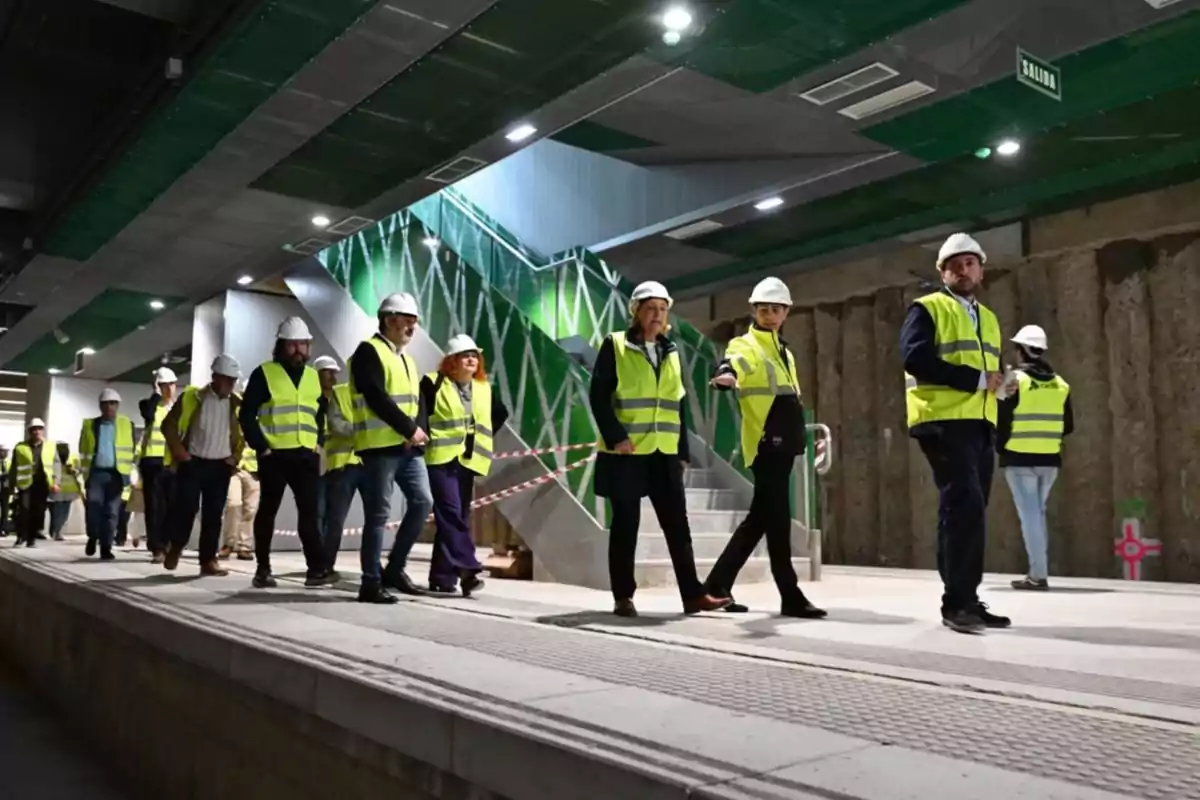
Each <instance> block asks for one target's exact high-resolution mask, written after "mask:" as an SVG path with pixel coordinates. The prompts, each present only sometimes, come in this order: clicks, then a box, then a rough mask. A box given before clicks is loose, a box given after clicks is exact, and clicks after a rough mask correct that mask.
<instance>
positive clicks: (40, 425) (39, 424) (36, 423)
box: [29, 417, 46, 430]
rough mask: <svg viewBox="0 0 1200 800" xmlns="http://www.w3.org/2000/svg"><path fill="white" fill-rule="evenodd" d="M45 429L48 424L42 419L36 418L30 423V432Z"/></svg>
mask: <svg viewBox="0 0 1200 800" xmlns="http://www.w3.org/2000/svg"><path fill="white" fill-rule="evenodd" d="M44 427H46V423H45V422H43V421H42V418H41V417H34V418H33V419H32V420H30V421H29V430H33V429H34V428H44Z"/></svg>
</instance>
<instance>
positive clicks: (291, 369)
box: [239, 317, 334, 589]
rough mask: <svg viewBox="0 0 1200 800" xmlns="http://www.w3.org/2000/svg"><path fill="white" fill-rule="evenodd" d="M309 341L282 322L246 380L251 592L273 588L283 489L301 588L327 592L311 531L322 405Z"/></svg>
mask: <svg viewBox="0 0 1200 800" xmlns="http://www.w3.org/2000/svg"><path fill="white" fill-rule="evenodd" d="M312 338H313V337H312V334H311V333H310V332H309V330H308V325H307V324H306V323H305V322H304V320H302V319H300V318H299V317H288V318H287V319H285V320H284V321H283V322H282V323H281V324H280V326H279V330H278V332H277V333H276V334H275V352H274V354H273V355H272V360H271V361H268V362H266V363H265V364H262V365H261V366H259V367H258V368H257V369H255V370H254V372H252V373H251V374H250V380H249V381H248V382H247V383H246V395H245V397H244V398H243V400H242V409H241V413H240V414H239V421H240V422H241V425H242V432H243V433H244V434H245V436H246V444H247V445H248V446H249V447H251V448H252V449H253V450H254V451H255V452H256V453H257V454H258V480H259V504H258V513H257V514H255V516H254V555H255V559H256V560H257V562H258V568H257V570H256V571H255V573H254V586H255V588H258V589H268V588H271V587H273V586H275V578H274V577H272V575H271V538H272V536H273V535H274V532H275V515H276V514H277V513H278V512H279V504H280V503H281V502H282V501H283V490H284V489H285V488H289V489H291V490H292V496H293V497H294V498H295V501H296V527H297V529H298V533H299V534H300V544H301V546H302V547H303V549H304V560H305V562H306V563H307V565H308V574H307V575H306V576H305V581H304V585H305V586H326V585H329V584H330V583H333V580H334V576H333V575H332V573H331V570H329V569H328V565H327V564H326V563H325V558H324V549H323V547H322V541H321V534H320V530H319V528H318V525H317V510H318V509H317V495H318V493H319V492H320V479H321V455H320V446H321V444H322V443H323V441H324V430H325V403H324V400H323V398H322V397H321V381H320V379H319V378H318V376H317V371H316V370H315V369H313V368H312V367H310V366H308V358H309V355H310V353H311V350H312Z"/></svg>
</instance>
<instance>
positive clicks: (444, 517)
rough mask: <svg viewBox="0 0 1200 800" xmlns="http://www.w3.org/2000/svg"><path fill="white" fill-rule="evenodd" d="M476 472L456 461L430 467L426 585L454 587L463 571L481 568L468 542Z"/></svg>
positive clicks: (474, 570)
mask: <svg viewBox="0 0 1200 800" xmlns="http://www.w3.org/2000/svg"><path fill="white" fill-rule="evenodd" d="M475 477H476V476H475V473H474V472H472V471H471V470H469V469H467V468H466V467H464V466H463V465H462V464H460V463H459V462H458V460H457V459H456V460H454V461H451V462H450V463H449V464H438V465H437V466H434V467H430V468H429V488H430V490H431V491H432V493H433V520H434V522H435V523H436V524H437V532H436V533H435V534H434V537H433V561H432V563H431V564H430V566H429V585H430V586H441V587H446V588H454V587H455V586H457V585H458V578H459V576H460V575H461V574H462V573H463V572H479V571H481V570H482V569H483V565H482V564H480V563H479V559H477V558H476V557H475V542H473V541H471V499H472V497H473V496H474V494H475Z"/></svg>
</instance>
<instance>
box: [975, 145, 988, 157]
mask: <svg viewBox="0 0 1200 800" xmlns="http://www.w3.org/2000/svg"><path fill="white" fill-rule="evenodd" d="M975 157H976V158H980V159H982V158H991V157H992V148H990V147H981V148H979V149H978V150H976V151H975Z"/></svg>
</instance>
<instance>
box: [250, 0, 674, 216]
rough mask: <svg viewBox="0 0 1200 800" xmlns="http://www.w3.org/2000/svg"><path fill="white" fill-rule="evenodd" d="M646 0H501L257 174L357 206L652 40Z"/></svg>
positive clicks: (316, 197) (286, 187)
mask: <svg viewBox="0 0 1200 800" xmlns="http://www.w3.org/2000/svg"><path fill="white" fill-rule="evenodd" d="M660 8H661V4H660V3H658V2H654V0H606V1H605V2H557V3H547V2H544V0H501V2H499V3H498V4H496V5H495V6H493V7H492V8H490V9H489V10H487V11H485V12H484V13H483V14H481V15H480V16H479V17H478V18H476V19H475V21H474V22H472V23H471V25H470V26H469V28H468V29H466V30H464V31H462V32H458V33H456V34H454V35H452V36H451V37H449V38H448V39H447V40H446V41H445V42H444V43H443V44H442V45H441V46H440V47H439V48H437V49H436V50H435V51H433V52H432V53H431V54H429V55H427V56H426V57H425V58H423V59H421V60H420V61H418V62H417V63H416V64H415V65H413V66H412V67H410V68H409V69H408V70H406V71H405V72H403V73H401V74H400V75H398V76H396V77H395V78H394V79H393V80H391V81H390V82H388V83H387V84H385V85H384V86H383V87H381V88H380V89H379V90H378V91H377V92H376V93H375V94H374V95H372V96H371V97H370V98H368V99H367V100H366V101H364V102H363V103H362V104H361V105H359V106H358V107H356V108H354V109H352V110H351V111H349V112H348V113H346V114H345V115H343V116H342V117H341V118H340V119H338V120H337V121H335V122H334V123H333V124H332V125H330V126H329V127H328V128H326V129H325V130H324V131H322V132H321V133H320V134H318V135H317V136H316V137H314V138H313V139H312V140H310V141H309V142H308V143H307V144H305V145H304V146H303V147H301V148H300V149H299V150H297V151H296V152H295V153H293V154H292V155H291V156H289V157H288V158H286V159H284V160H283V161H281V162H280V163H279V164H277V165H276V166H275V167H274V168H273V169H271V170H270V171H269V172H267V173H266V174H265V175H263V176H262V177H261V178H260V179H259V180H258V181H256V182H255V184H254V188H256V189H261V190H264V191H269V192H274V193H276V194H282V195H287V196H290V197H298V198H303V199H306V200H312V201H315V202H319V203H324V204H328V205H332V206H343V207H355V206H359V205H362V204H364V203H366V202H368V201H370V200H372V199H373V198H375V197H377V196H378V195H380V194H382V193H383V192H385V191H387V190H389V189H391V188H393V187H395V186H398V185H399V184H401V183H403V182H404V181H406V180H409V179H411V178H414V177H416V176H418V175H421V174H422V173H424V172H426V171H428V170H429V169H430V168H431V167H433V166H436V165H438V164H441V163H443V162H445V161H448V160H449V159H451V158H453V157H454V156H456V155H457V154H458V153H460V152H462V151H463V150H464V149H465V148H467V147H469V146H470V145H471V144H473V143H475V142H477V141H479V140H480V139H483V138H485V137H487V136H490V135H492V134H494V133H495V132H496V131H497V130H502V129H504V128H505V127H506V126H509V125H512V124H513V123H514V122H516V121H518V120H520V118H521V117H522V116H523V115H524V114H527V113H530V112H532V111H534V110H536V109H538V108H540V107H541V106H543V105H545V104H546V103H548V102H550V101H551V100H554V99H555V98H557V97H559V96H561V95H562V94H564V93H566V92H568V91H570V90H571V89H574V88H575V87H577V86H579V85H580V84H583V83H585V82H586V81H588V80H590V79H592V78H593V77H595V76H597V75H599V74H601V73H603V72H605V71H607V70H609V69H611V68H613V67H615V66H617V65H618V64H620V63H621V62H623V61H624V60H626V59H627V58H629V57H630V56H632V55H634V54H636V53H640V52H642V51H644V50H645V49H646V48H647V47H649V46H650V45H652V44H653V43H654V42H656V41H657V32H656V31H655V28H654V26H652V25H647V24H646V23H647V19H648V18H649V17H650V16H651V15H652V14H653V13H656V12H657V11H658V10H659V9H660Z"/></svg>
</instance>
